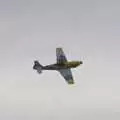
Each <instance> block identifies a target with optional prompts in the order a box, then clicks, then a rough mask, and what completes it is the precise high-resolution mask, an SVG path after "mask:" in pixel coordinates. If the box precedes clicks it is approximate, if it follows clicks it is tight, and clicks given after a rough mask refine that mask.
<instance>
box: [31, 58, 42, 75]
mask: <svg viewBox="0 0 120 120" xmlns="http://www.w3.org/2000/svg"><path fill="white" fill-rule="evenodd" d="M33 69H35V70H37V72H38V73H39V74H40V73H42V69H43V66H42V65H41V64H40V63H39V62H38V61H37V60H36V61H34V66H33Z"/></svg>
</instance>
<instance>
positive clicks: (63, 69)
mask: <svg viewBox="0 0 120 120" xmlns="http://www.w3.org/2000/svg"><path fill="white" fill-rule="evenodd" d="M56 57H57V62H56V63H55V64H51V65H46V66H42V65H41V64H40V63H39V62H38V61H37V60H35V61H34V66H33V69H34V70H37V72H38V73H39V74H40V73H42V70H56V71H58V72H60V74H61V75H62V76H63V77H64V79H65V80H66V82H67V83H68V84H74V80H73V76H72V72H71V68H76V67H78V66H79V65H81V64H83V62H82V61H68V60H67V58H66V56H65V54H64V52H63V49H62V48H56Z"/></svg>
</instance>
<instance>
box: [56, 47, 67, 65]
mask: <svg viewBox="0 0 120 120" xmlns="http://www.w3.org/2000/svg"><path fill="white" fill-rule="evenodd" d="M56 56H57V63H58V64H60V63H64V62H67V58H66V56H65V54H64V52H63V49H62V48H56Z"/></svg>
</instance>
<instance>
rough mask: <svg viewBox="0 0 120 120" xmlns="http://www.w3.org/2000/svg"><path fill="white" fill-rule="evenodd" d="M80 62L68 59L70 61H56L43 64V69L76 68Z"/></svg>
mask: <svg viewBox="0 0 120 120" xmlns="http://www.w3.org/2000/svg"><path fill="white" fill-rule="evenodd" d="M80 64H82V61H70V62H64V63H59V64H58V63H56V64H51V65H46V66H43V67H42V69H43V70H60V69H68V68H76V67H77V66H79V65H80Z"/></svg>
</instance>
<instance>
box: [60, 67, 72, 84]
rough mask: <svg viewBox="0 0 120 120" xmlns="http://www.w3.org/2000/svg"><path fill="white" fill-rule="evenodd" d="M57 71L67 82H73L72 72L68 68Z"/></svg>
mask: <svg viewBox="0 0 120 120" xmlns="http://www.w3.org/2000/svg"><path fill="white" fill-rule="evenodd" d="M59 72H60V74H61V75H62V76H63V77H64V79H65V80H66V82H67V83H68V84H74V80H73V76H72V72H71V70H70V69H61V70H59Z"/></svg>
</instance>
